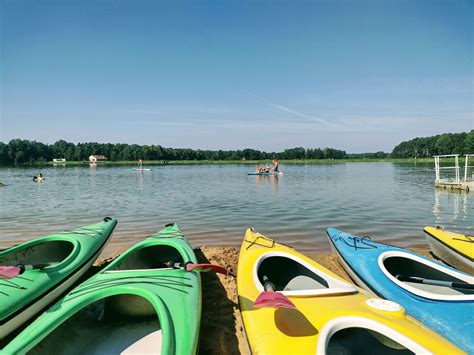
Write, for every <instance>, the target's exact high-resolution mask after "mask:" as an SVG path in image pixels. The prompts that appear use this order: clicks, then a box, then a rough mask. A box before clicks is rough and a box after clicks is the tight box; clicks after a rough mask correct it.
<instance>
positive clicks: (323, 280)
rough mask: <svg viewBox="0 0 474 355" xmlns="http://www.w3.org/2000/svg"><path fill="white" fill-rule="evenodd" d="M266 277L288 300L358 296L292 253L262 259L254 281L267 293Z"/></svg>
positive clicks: (353, 289) (341, 282)
mask: <svg viewBox="0 0 474 355" xmlns="http://www.w3.org/2000/svg"><path fill="white" fill-rule="evenodd" d="M264 276H265V277H266V278H268V280H269V281H270V282H271V283H273V284H274V286H275V291H280V292H282V293H283V294H285V295H287V296H308V295H322V294H335V293H354V292H357V288H356V287H354V286H353V285H350V284H349V283H347V282H343V281H341V280H339V279H337V278H335V277H333V276H331V275H329V274H327V273H325V272H323V271H322V270H320V269H317V268H315V267H314V266H313V265H311V264H310V263H308V262H306V261H305V260H303V259H301V258H299V257H297V256H295V255H292V254H289V253H283V252H268V253H265V254H263V255H261V256H260V258H259V259H258V261H257V262H256V263H255V270H254V281H255V284H256V286H257V289H259V290H260V291H263V284H264V280H263V279H264Z"/></svg>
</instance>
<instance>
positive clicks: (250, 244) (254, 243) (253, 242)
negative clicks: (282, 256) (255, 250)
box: [245, 235, 275, 250]
mask: <svg viewBox="0 0 474 355" xmlns="http://www.w3.org/2000/svg"><path fill="white" fill-rule="evenodd" d="M259 238H261V239H265V240H268V241H269V242H271V243H272V245H270V246H269V245H265V244H260V243H257V239H259ZM245 241H246V242H247V243H249V245H247V248H246V250H248V249H249V248H250V247H251V246H253V245H258V246H261V247H265V248H270V249H271V248H273V247H274V246H275V239H271V238H268V237H265V236H263V235H259V236H257V238H255V239H254V240H247V239H245Z"/></svg>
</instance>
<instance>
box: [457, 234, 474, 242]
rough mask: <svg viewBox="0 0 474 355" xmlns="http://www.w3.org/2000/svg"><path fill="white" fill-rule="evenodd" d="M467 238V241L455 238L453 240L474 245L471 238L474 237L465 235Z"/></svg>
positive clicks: (473, 236) (473, 240)
mask: <svg viewBox="0 0 474 355" xmlns="http://www.w3.org/2000/svg"><path fill="white" fill-rule="evenodd" d="M465 237H466V238H467V240H466V239H461V238H453V240H460V241H461V242H466V243H474V239H471V238H474V235H467V234H466V235H465Z"/></svg>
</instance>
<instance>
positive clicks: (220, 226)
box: [0, 163, 474, 250]
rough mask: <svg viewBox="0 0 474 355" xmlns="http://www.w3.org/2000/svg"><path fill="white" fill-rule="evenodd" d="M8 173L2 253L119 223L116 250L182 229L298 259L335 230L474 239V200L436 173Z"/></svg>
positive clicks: (296, 169)
mask: <svg viewBox="0 0 474 355" xmlns="http://www.w3.org/2000/svg"><path fill="white" fill-rule="evenodd" d="M151 168H152V170H151V171H145V172H137V171H134V170H133V169H132V168H131V167H105V166H99V167H94V168H92V167H91V168H89V167H68V168H66V167H55V168H45V169H42V173H43V175H44V176H46V178H47V179H46V180H45V181H44V182H43V183H34V182H33V181H32V177H33V175H36V174H38V173H39V170H38V169H32V168H2V169H0V180H1V181H3V182H4V183H6V184H7V185H8V186H6V187H3V188H0V199H1V203H0V213H1V216H0V248H1V247H7V246H9V245H12V244H17V243H20V242H23V241H25V240H28V239H31V238H33V237H37V236H40V235H44V234H50V233H53V232H57V231H61V230H64V229H70V228H73V227H77V226H81V225H85V224H90V223H95V222H96V221H99V220H100V219H102V218H103V217H104V216H112V217H116V218H117V219H118V220H119V224H118V227H117V228H116V231H115V233H114V236H113V238H112V242H111V246H112V247H114V246H116V247H117V246H119V245H121V246H123V245H131V244H133V243H134V242H135V241H137V240H141V239H142V238H143V237H144V236H146V235H149V234H151V233H152V232H155V231H156V230H157V229H159V228H160V227H161V226H163V225H164V224H165V223H168V222H171V221H176V222H177V223H179V224H180V226H181V227H182V229H183V230H184V232H185V233H186V235H187V236H188V237H189V239H190V240H191V241H192V243H193V244H194V245H202V244H206V245H235V246H238V245H239V244H240V242H241V240H242V237H243V234H244V231H245V229H246V228H247V227H249V226H253V227H254V228H256V229H257V230H258V231H260V232H262V233H264V234H267V235H268V236H270V237H273V238H275V239H277V240H280V241H282V242H285V243H288V244H292V245H294V246H295V247H298V248H299V249H301V250H317V249H327V248H328V247H329V245H328V243H327V241H326V236H325V229H326V228H327V227H329V226H331V227H336V228H340V229H343V230H345V231H348V232H351V233H354V234H359V235H370V236H372V237H373V238H375V239H376V240H384V241H389V242H392V243H393V242H394V243H396V244H398V245H401V246H408V245H413V244H419V243H425V242H424V237H423V233H422V228H423V226H425V225H444V226H446V227H447V228H450V229H453V230H460V231H464V232H469V231H470V233H472V229H473V225H474V223H473V222H474V204H473V202H474V194H473V193H471V194H466V193H452V192H447V191H442V190H435V188H434V187H433V180H434V172H433V167H432V165H428V164H427V165H413V164H406V165H404V164H393V163H338V164H326V165H304V164H301V165H286V166H283V167H282V170H284V171H285V175H283V176H279V177H258V176H247V172H248V171H251V170H253V169H254V167H253V166H249V165H195V166H193V165H188V166H156V167H151Z"/></svg>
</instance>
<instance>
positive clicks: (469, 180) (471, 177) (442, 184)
mask: <svg viewBox="0 0 474 355" xmlns="http://www.w3.org/2000/svg"><path fill="white" fill-rule="evenodd" d="M464 157H465V164H464V174H463V176H462V177H461V175H460V168H461V167H460V166H459V154H446V155H435V156H434V160H435V174H436V178H435V186H436V187H438V188H444V189H449V190H452V191H454V190H460V191H461V190H464V191H466V192H469V191H474V172H473V169H472V168H474V166H472V165H469V158H474V154H465V155H464ZM440 158H454V166H441V165H440ZM441 171H447V172H448V174H449V173H450V175H451V176H449V177H447V178H441Z"/></svg>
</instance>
